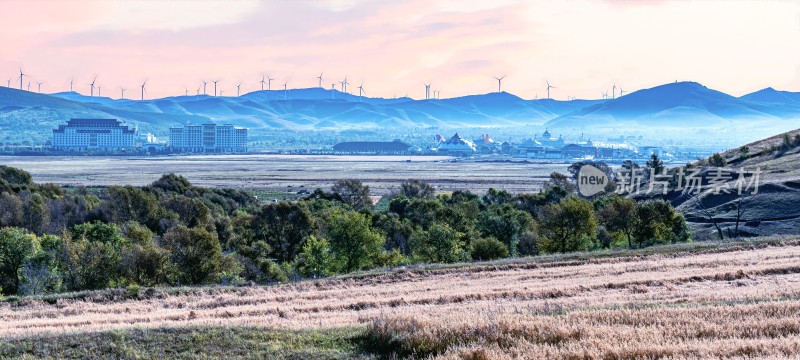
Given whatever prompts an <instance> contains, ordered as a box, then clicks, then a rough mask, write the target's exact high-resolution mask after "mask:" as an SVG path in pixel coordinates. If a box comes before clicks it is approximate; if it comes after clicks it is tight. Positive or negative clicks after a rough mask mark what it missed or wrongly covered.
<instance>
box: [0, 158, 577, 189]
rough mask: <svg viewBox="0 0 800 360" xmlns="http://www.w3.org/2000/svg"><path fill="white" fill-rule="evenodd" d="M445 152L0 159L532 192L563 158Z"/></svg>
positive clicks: (92, 180)
mask: <svg viewBox="0 0 800 360" xmlns="http://www.w3.org/2000/svg"><path fill="white" fill-rule="evenodd" d="M452 160H453V159H452V158H449V157H442V156H311V155H309V156H304V155H219V156H165V157H86V156H85V157H36V156H17V157H10V156H0V164H3V165H8V166H12V167H15V168H19V169H23V170H25V171H27V172H29V173H31V175H33V179H34V181H36V182H39V183H45V182H49V183H55V184H59V185H72V186H108V185H133V186H142V185H147V184H150V183H151V182H153V181H155V180H157V179H158V178H159V177H160V176H161V175H163V174H165V173H170V172H172V173H176V174H180V175H183V176H184V177H186V178H187V179H189V181H191V182H192V184H194V185H197V186H204V187H229V188H230V187H233V188H246V189H255V190H270V191H281V192H296V191H299V190H302V189H306V190H308V191H313V190H314V189H315V188H318V187H321V188H324V189H327V188H329V187H330V186H331V185H333V183H334V182H335V181H336V180H339V179H347V178H354V179H360V180H362V181H363V182H365V183H366V184H368V185H370V187H371V188H372V192H373V193H374V194H377V195H385V194H386V193H388V192H389V191H391V189H392V188H393V187H398V186H399V185H400V183H401V182H403V181H404V180H408V179H421V180H426V181H428V182H429V183H431V185H433V186H435V187H436V189H437V190H438V191H453V190H459V189H461V190H464V189H468V190H471V191H476V192H484V191H486V190H487V189H488V188H490V187H494V188H498V189H505V190H508V191H511V192H515V193H516V192H532V191H536V190H538V189H539V188H540V186H541V182H542V181H544V180H545V179H546V178H547V177H548V176H549V175H550V173H551V172H553V171H559V172H562V173H566V172H567V167H568V166H569V165H568V164H531V163H527V162H524V161H522V162H507V161H501V162H486V161H458V162H453V161H452Z"/></svg>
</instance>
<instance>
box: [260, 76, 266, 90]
mask: <svg viewBox="0 0 800 360" xmlns="http://www.w3.org/2000/svg"><path fill="white" fill-rule="evenodd" d="M265 83H266V81H264V75H263V74H262V75H261V82H260V84H261V91H264V84H265Z"/></svg>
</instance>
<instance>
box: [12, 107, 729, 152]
mask: <svg viewBox="0 0 800 360" xmlns="http://www.w3.org/2000/svg"><path fill="white" fill-rule="evenodd" d="M248 133H249V129H247V128H243V127H237V126H234V125H231V124H215V123H203V124H187V125H185V126H180V127H171V128H169V135H168V138H167V139H163V138H159V137H157V136H155V135H153V134H151V133H147V132H140V131H139V129H138V128H137V127H136V126H131V125H126V124H124V123H123V122H122V121H119V120H117V119H80V118H75V119H70V120H68V121H67V122H66V124H61V125H59V126H58V128H56V129H53V131H52V138H51V140H50V141H49V142H48V143H47V144H45V145H41V146H26V145H24V144H16V146H8V145H11V144H5V146H0V151H2V153H3V154H7V155H168V154H173V155H175V154H178V155H179V154H245V153H280V154H303V155H315V154H318V155H378V156H380V155H405V156H426V155H440V156H442V155H443V156H453V157H457V158H471V157H486V156H496V157H507V158H510V159H536V160H543V161H555V162H557V161H573V160H577V159H598V160H606V161H611V162H613V161H622V160H627V159H645V158H648V157H649V156H650V155H652V154H657V155H658V156H659V157H661V158H662V159H664V160H665V161H686V160H694V159H697V158H702V157H707V156H709V155H711V154H712V153H713V152H715V151H719V149H713V148H710V147H705V148H704V147H699V146H695V147H687V146H670V145H669V144H667V145H653V144H647V143H646V141H645V140H643V139H642V137H641V136H635V135H628V136H625V135H620V136H619V137H616V138H606V139H592V138H588V137H587V138H585V139H584V137H583V135H581V136H580V138H579V139H572V138H570V139H569V140H568V139H566V138H565V137H564V136H562V135H556V134H553V133H551V132H550V130H548V129H546V128H545V129H544V131H542V132H541V133H538V134H533V135H531V136H530V137H526V138H524V137H523V138H521V139H520V138H519V137H518V140H509V141H498V140H495V139H494V138H493V137H492V135H491V134H489V133H482V134H479V135H478V136H472V137H469V136H462V135H460V134H459V132H458V131H455V130H454V133H452V135H449V134H448V135H447V136H446V135H443V134H440V133H437V134H433V133H432V134H430V135H428V136H417V137H413V136H404V137H403V138H395V139H392V138H389V139H385V140H383V139H375V138H376V137H378V138H379V137H381V135H382V134H381V133H380V132H348V131H342V132H340V133H337V134H336V136H330V134H325V135H322V134H314V133H310V134H302V133H295V134H293V135H291V136H284V138H283V139H281V141H278V139H275V140H273V141H271V139H268V138H267V139H265V138H263V137H260V138H259V139H258V140H256V141H253V139H250V138H249V136H248V135H249V134H248ZM385 135H388V136H391V134H385ZM506 135H507V134H505V133H504V134H503V136H504V137H508V136H506ZM303 136H305V137H308V138H309V139H307V140H303V139H301V138H302V137H303ZM286 138H294V139H295V140H291V141H295V142H297V144H287V143H286V141H287V140H286ZM270 143H273V144H274V146H269V144H270ZM304 144H305V146H303V145H304ZM253 145H255V146H253ZM254 147H255V149H254Z"/></svg>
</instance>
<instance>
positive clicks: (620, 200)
mask: <svg viewBox="0 0 800 360" xmlns="http://www.w3.org/2000/svg"><path fill="white" fill-rule="evenodd" d="M597 217H598V218H599V219H600V222H601V223H602V224H603V225H605V227H606V229H608V230H610V231H613V232H618V233H621V234H623V235H625V237H626V238H627V239H628V247H630V248H633V231H634V230H635V229H636V226H637V224H638V222H639V221H638V218H637V211H636V202H634V201H633V200H630V199H626V198H624V197H621V196H613V197H612V198H611V201H610V202H609V203H608V204H607V205H605V206H604V207H602V208H601V209H600V210H599V211H598V213H597Z"/></svg>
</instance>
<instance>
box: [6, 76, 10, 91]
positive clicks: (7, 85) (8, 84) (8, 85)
mask: <svg viewBox="0 0 800 360" xmlns="http://www.w3.org/2000/svg"><path fill="white" fill-rule="evenodd" d="M6 87H7V88H9V89H10V88H11V78H8V83H6Z"/></svg>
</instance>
